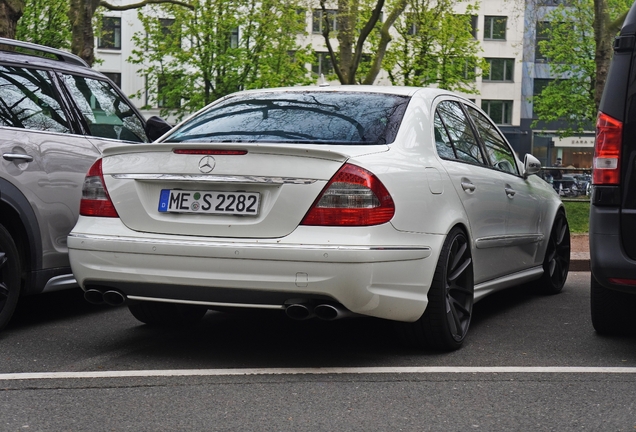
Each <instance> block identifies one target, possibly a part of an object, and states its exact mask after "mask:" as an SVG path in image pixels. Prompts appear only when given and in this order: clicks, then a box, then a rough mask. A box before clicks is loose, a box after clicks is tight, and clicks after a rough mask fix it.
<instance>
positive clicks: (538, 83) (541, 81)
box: [532, 78, 554, 96]
mask: <svg viewBox="0 0 636 432" xmlns="http://www.w3.org/2000/svg"><path fill="white" fill-rule="evenodd" d="M552 81H554V79H552V78H535V79H534V80H533V89H532V94H533V96H537V95H540V94H541V92H542V91H543V89H544V88H546V87H547V86H548V84H550V83H551V82H552Z"/></svg>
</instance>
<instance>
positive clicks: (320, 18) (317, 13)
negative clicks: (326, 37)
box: [312, 9, 338, 33]
mask: <svg viewBox="0 0 636 432" xmlns="http://www.w3.org/2000/svg"><path fill="white" fill-rule="evenodd" d="M326 12H327V21H328V22H329V31H336V30H338V26H337V22H336V16H337V14H338V11H337V10H335V9H327V11H326ZM324 28H325V15H324V13H323V10H322V9H314V16H313V26H312V31H313V32H314V33H322V31H323V29H324Z"/></svg>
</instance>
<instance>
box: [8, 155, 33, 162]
mask: <svg viewBox="0 0 636 432" xmlns="http://www.w3.org/2000/svg"><path fill="white" fill-rule="evenodd" d="M2 158H3V159H4V160H8V161H10V162H14V161H23V162H33V156H29V155H28V154H20V153H5V154H3V155H2Z"/></svg>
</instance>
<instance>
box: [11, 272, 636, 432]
mask: <svg viewBox="0 0 636 432" xmlns="http://www.w3.org/2000/svg"><path fill="white" fill-rule="evenodd" d="M635 343H636V338H635V337H600V336H598V335H596V334H595V332H594V330H593V328H592V325H591V322H590V317H589V273H587V272H576V273H571V274H570V277H569V279H568V282H567V285H566V287H565V289H564V291H563V292H562V293H561V294H559V295H556V296H541V295H535V294H534V293H533V292H532V291H531V290H529V289H527V288H513V289H509V290H507V291H504V292H501V293H498V294H495V295H493V296H491V297H489V298H486V299H484V300H483V301H481V302H479V303H478V304H477V305H475V310H474V318H473V323H472V325H471V331H470V334H469V336H468V339H467V341H466V343H465V345H464V347H463V348H462V349H461V350H459V351H456V352H452V353H439V352H434V351H427V350H414V349H409V348H405V347H403V346H402V345H401V344H400V343H399V341H397V340H396V338H395V336H394V333H393V329H392V327H391V326H390V325H389V323H387V322H384V321H381V320H375V319H368V318H357V319H349V320H341V321H335V322H323V321H305V322H294V321H290V320H288V319H286V318H284V317H280V316H278V315H274V314H269V313H268V314H263V315H258V316H253V315H245V316H241V315H234V314H222V313H216V312H209V313H208V314H207V315H206V317H205V318H204V320H203V322H202V323H201V324H200V325H198V326H196V327H194V328H190V329H172V330H161V329H152V328H147V327H146V326H144V325H141V324H140V323H138V322H137V321H136V320H135V319H134V318H133V317H132V315H130V314H129V312H128V310H127V309H126V308H124V307H120V308H114V309H113V308H108V307H101V306H93V305H90V304H88V303H86V302H84V300H83V298H82V293H81V292H80V291H68V292H60V293H52V294H47V295H42V296H39V297H32V298H28V299H25V300H24V301H22V302H21V303H20V305H19V306H18V310H17V312H16V315H15V316H14V319H13V320H12V322H11V323H10V324H9V326H8V327H7V329H5V331H4V332H2V333H0V407H1V413H2V414H0V430H2V431H5V430H6V431H18V430H20V431H24V430H29V431H40V430H43V431H49V430H50V431H58V430H95V431H101V430H135V431H144V430H148V431H151V430H152V431H157V430H231V431H234V430H241V431H251V430H255V431H261V430H262V431H269V430H272V431H299V430H311V431H331V430H356V431H357V430H360V431H370V430H374V431H375V430H382V431H384V430H387V431H388V430H390V431H394V430H395V431H398V430H405V431H422V430H444V431H455V430H457V431H459V430H469V429H470V430H489V431H491V430H533V431H542V430H555V431H557V430H558V431H569V430H595V431H596V430H598V431H619V430H623V431H634V430H636V349H635V348H636V344H635Z"/></svg>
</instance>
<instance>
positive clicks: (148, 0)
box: [99, 0, 194, 11]
mask: <svg viewBox="0 0 636 432" xmlns="http://www.w3.org/2000/svg"><path fill="white" fill-rule="evenodd" d="M162 3H170V4H174V5H177V6H183V7H186V8H188V9H190V10H194V6H193V5H191V4H190V3H186V2H182V1H179V0H142V1H140V2H138V3H132V4H129V5H123V6H115V5H113V4H110V3H108V2H107V1H106V0H100V2H99V5H100V6H102V7H104V8H106V9H108V10H113V11H125V10H130V9H138V8H140V7H143V6H146V5H150V4H162Z"/></svg>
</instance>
